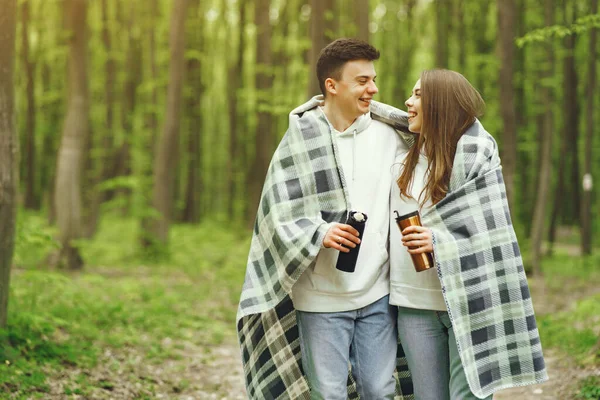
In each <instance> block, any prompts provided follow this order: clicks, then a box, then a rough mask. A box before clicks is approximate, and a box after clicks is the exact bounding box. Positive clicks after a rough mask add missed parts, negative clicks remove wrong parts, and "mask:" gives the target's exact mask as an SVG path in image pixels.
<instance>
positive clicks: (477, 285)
mask: <svg viewBox="0 0 600 400" xmlns="http://www.w3.org/2000/svg"><path fill="white" fill-rule="evenodd" d="M319 102H320V99H319V98H313V99H312V100H311V101H309V102H308V103H306V104H304V105H303V106H300V107H299V108H297V109H295V110H294V111H292V113H291V114H290V118H289V128H288V131H287V132H286V134H285V136H284V138H283V139H282V141H281V143H280V145H279V147H278V148H277V150H276V152H275V154H274V156H273V159H272V161H271V165H270V167H269V171H268V173H267V177H266V181H265V185H264V188H263V193H262V196H261V203H260V205H259V209H258V214H257V219H256V223H255V227H254V235H253V238H252V244H251V249H250V254H249V257H248V264H247V270H246V279H245V282H244V287H243V291H242V296H241V300H240V306H239V309H238V316H237V329H238V336H239V340H240V345H241V350H242V361H243V364H244V373H245V378H246V387H247V394H248V397H249V398H250V399H261V400H262V399H309V398H310V394H309V393H310V392H309V388H308V384H307V382H306V379H305V378H304V375H303V372H302V368H301V358H300V344H299V340H298V328H297V325H296V314H295V310H294V307H293V304H292V302H291V299H290V297H289V295H288V294H289V293H290V292H291V287H292V286H293V284H294V283H295V282H296V280H297V279H298V278H299V277H300V275H301V274H302V273H303V272H304V270H305V269H306V267H308V266H309V265H310V264H311V263H312V262H313V261H314V259H315V258H316V255H317V253H318V252H319V250H320V247H321V243H322V240H323V237H324V235H325V230H326V224H327V223H329V222H334V221H335V222H342V221H344V220H345V217H346V213H347V210H348V205H347V201H346V200H347V198H348V196H347V191H346V185H345V182H344V177H343V174H342V173H341V171H340V170H339V169H338V165H339V163H338V159H337V155H336V152H337V149H336V146H335V143H334V142H333V141H332V140H331V135H330V133H329V129H328V125H327V123H326V121H324V120H320V119H319V118H317V117H314V114H313V115H311V114H310V113H307V114H305V112H306V111H308V110H310V109H313V108H314V107H316V106H317V105H318V104H319ZM371 114H372V117H373V119H377V120H380V121H382V122H385V123H388V124H390V125H391V126H393V127H395V128H396V129H397V130H406V125H407V121H406V113H404V112H403V111H400V110H397V109H395V108H393V107H390V106H386V105H384V104H381V103H377V102H373V103H372V105H371ZM399 134H400V135H401V136H402V137H403V139H404V140H405V141H406V142H407V144H409V145H411V144H412V143H413V140H412V137H411V136H410V135H409V134H404V133H402V132H401V131H399ZM423 225H424V226H428V227H431V228H432V231H433V233H434V241H435V242H434V247H435V255H436V257H435V259H436V263H437V266H438V272H439V274H440V280H441V282H442V287H443V290H444V297H445V299H446V303H447V306H448V310H449V313H450V316H451V318H452V322H453V326H454V330H455V333H456V337H457V342H458V347H459V352H460V355H461V359H462V361H463V365H464V366H465V370H466V372H467V378H468V381H469V384H470V386H471V389H472V390H473V392H474V393H475V394H476V395H478V396H480V397H484V396H486V395H488V394H489V393H492V392H493V391H496V390H499V389H502V388H505V387H510V386H519V385H526V384H530V383H535V382H541V381H543V380H546V379H547V375H546V371H545V368H544V360H543V357H542V353H541V347H540V340H539V335H538V331H537V328H536V324H535V318H534V316H533V308H532V305H531V299H530V297H529V290H528V286H527V281H526V279H525V275H524V271H523V265H522V261H521V257H520V254H519V248H518V245H517V241H516V237H515V233H514V230H513V228H512V223H511V220H510V214H509V212H508V206H507V202H506V192H505V189H504V183H503V181H502V174H501V167H500V159H499V157H498V152H497V146H496V143H495V141H494V140H493V138H492V137H491V136H490V135H489V134H488V133H487V132H485V130H484V129H483V127H482V126H481V125H480V124H479V122H476V123H475V125H474V126H473V127H472V128H470V129H469V130H468V131H467V132H466V133H465V135H463V138H462V139H461V140H460V141H459V145H458V148H457V152H456V157H455V164H454V167H453V171H452V177H451V182H450V193H448V195H447V196H446V198H444V199H443V200H442V201H441V202H440V203H438V204H437V205H436V206H435V207H434V208H432V210H431V211H430V212H429V213H427V214H425V215H423ZM397 372H398V381H397V382H398V384H397V393H398V395H397V397H396V399H407V400H410V399H412V398H413V396H412V382H411V379H410V373H409V371H408V368H407V365H406V360H405V358H404V353H403V351H402V347H401V346H400V345H399V347H398V362H397ZM348 394H349V398H350V399H356V398H358V395H357V393H356V388H355V385H354V382H353V381H352V378H351V376H349V378H348Z"/></svg>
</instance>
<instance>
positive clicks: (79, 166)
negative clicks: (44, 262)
mask: <svg viewBox="0 0 600 400" xmlns="http://www.w3.org/2000/svg"><path fill="white" fill-rule="evenodd" d="M87 3H88V2H87V0H70V1H69V2H68V3H67V6H66V7H65V10H66V13H67V15H66V22H67V26H68V29H69V61H68V79H69V81H68V82H69V97H68V105H67V115H66V118H65V122H64V128H63V134H62V139H61V143H60V150H59V153H58V165H57V175H56V186H55V190H54V203H55V208H56V222H57V225H58V230H59V238H60V243H61V245H62V248H61V251H60V254H59V257H58V258H56V259H54V260H52V261H51V264H54V265H58V266H61V267H65V268H67V269H80V268H82V267H83V259H82V258H81V255H80V254H79V251H78V249H77V247H75V245H74V244H73V241H75V240H77V239H80V238H81V237H82V234H83V232H82V222H81V216H82V210H81V209H82V204H81V203H82V201H81V191H82V187H81V186H82V176H81V172H82V171H83V167H84V159H85V158H84V149H86V148H87V145H86V141H87V140H88V134H89V105H88V102H89V98H88V96H89V95H88V77H87V66H86V64H87V59H86V58H87V32H86V18H87Z"/></svg>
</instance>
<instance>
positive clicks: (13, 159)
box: [0, 0, 19, 328]
mask: <svg viewBox="0 0 600 400" xmlns="http://www.w3.org/2000/svg"><path fill="white" fill-rule="evenodd" d="M16 8H17V2H16V0H0V9H1V10H2V13H0V328H4V327H5V326H6V320H7V312H8V288H9V285H10V267H11V265H12V258H13V251H14V248H15V224H16V216H17V188H18V184H19V177H18V171H19V169H18V165H17V158H18V157H17V153H18V141H17V132H16V129H15V91H14V86H13V82H14V74H13V73H14V63H15V36H16V29H17V28H16V18H17V15H16V14H17V12H16V11H17V10H16Z"/></svg>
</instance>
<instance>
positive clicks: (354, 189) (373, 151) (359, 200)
mask: <svg viewBox="0 0 600 400" xmlns="http://www.w3.org/2000/svg"><path fill="white" fill-rule="evenodd" d="M309 112H316V113H319V114H320V115H319V118H324V119H325V120H327V118H326V116H325V114H324V112H323V111H322V110H321V109H320V107H318V108H317V109H315V110H311V111H309ZM327 123H329V122H327ZM329 126H330V131H331V133H332V134H333V135H334V142H335V144H336V146H337V150H338V154H339V160H340V163H341V169H342V172H343V174H344V178H345V182H346V185H347V189H348V193H349V196H350V204H351V210H352V211H360V212H363V213H365V214H367V223H366V227H365V232H364V234H363V235H362V236H361V237H360V239H361V248H360V253H359V256H358V260H357V263H356V268H355V271H354V272H352V273H348V272H343V271H339V270H337V269H336V268H335V264H336V262H337V258H338V255H339V251H338V250H336V249H331V248H324V247H322V248H321V251H320V252H319V254H318V256H317V259H316V261H315V263H313V265H311V266H309V267H308V268H307V269H306V271H305V272H304V273H303V274H302V276H301V277H300V278H299V279H298V281H297V282H296V284H295V285H294V286H293V288H292V300H293V302H294V307H295V308H296V309H298V310H300V311H309V312H338V311H349V310H356V309H359V308H362V307H365V306H367V305H369V304H371V303H373V302H375V301H377V300H379V299H380V298H382V297H383V296H386V295H387V294H389V291H390V280H389V254H388V247H387V241H388V239H387V238H388V234H389V207H390V205H389V198H390V189H391V182H392V174H391V173H392V171H391V169H392V165H393V163H394V159H395V157H396V153H397V152H398V151H399V146H401V140H400V139H399V137H398V134H397V133H396V132H395V130H394V129H392V128H391V127H390V126H388V125H386V124H384V123H382V122H379V121H375V120H372V119H371V116H370V114H368V113H367V114H365V115H363V116H361V117H359V118H357V119H356V121H354V123H353V124H352V125H351V126H350V127H349V128H348V129H346V130H345V131H344V132H338V131H336V130H335V129H334V128H333V126H331V124H330V123H329Z"/></svg>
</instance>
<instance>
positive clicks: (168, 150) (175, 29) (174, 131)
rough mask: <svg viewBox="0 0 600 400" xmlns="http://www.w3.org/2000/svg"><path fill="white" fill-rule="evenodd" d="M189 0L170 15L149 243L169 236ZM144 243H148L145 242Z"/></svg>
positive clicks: (175, 4)
mask: <svg viewBox="0 0 600 400" xmlns="http://www.w3.org/2000/svg"><path fill="white" fill-rule="evenodd" d="M187 5H188V0H175V1H174V2H173V7H172V14H171V27H170V31H171V32H170V36H169V48H170V53H171V57H170V65H169V86H168V90H167V112H166V116H165V125H164V129H163V132H162V136H161V137H160V138H159V140H158V142H157V147H156V151H155V154H156V160H155V162H154V174H153V179H154V186H153V190H152V205H153V207H154V208H155V209H156V210H157V211H158V212H159V214H160V215H159V216H158V217H156V218H155V219H154V220H153V222H152V224H151V227H150V229H151V231H150V232H149V233H150V234H151V235H152V237H151V238H146V240H148V239H149V240H150V241H152V242H154V241H158V243H160V244H163V245H166V244H167V240H168V236H169V225H170V220H171V212H172V209H173V197H174V193H173V182H174V181H175V172H176V168H175V167H176V165H177V148H178V146H179V120H180V116H179V114H180V110H181V103H182V86H183V79H184V72H185V58H184V51H185V15H186V9H187ZM145 244H148V242H147V241H146V242H145Z"/></svg>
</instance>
